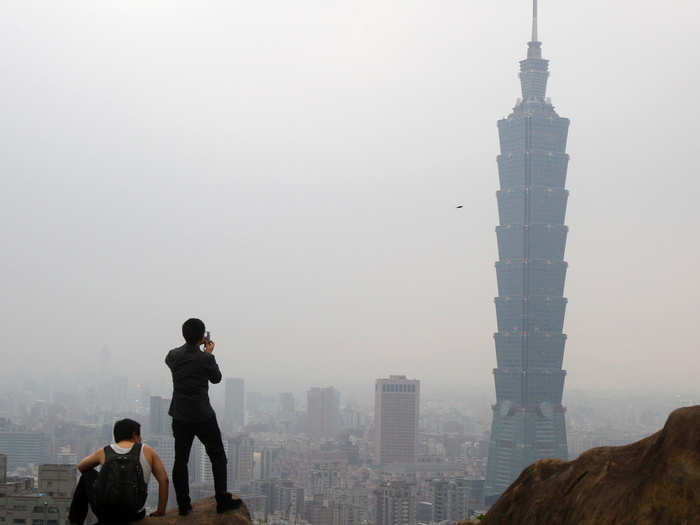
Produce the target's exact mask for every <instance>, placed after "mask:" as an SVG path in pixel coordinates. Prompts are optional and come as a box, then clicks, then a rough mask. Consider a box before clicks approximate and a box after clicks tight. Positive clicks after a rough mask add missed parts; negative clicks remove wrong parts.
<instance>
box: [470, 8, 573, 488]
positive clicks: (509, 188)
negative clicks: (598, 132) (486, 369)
mask: <svg viewBox="0 0 700 525" xmlns="http://www.w3.org/2000/svg"><path fill="white" fill-rule="evenodd" d="M541 46H542V43H541V42H539V41H538V38H537V0H533V23H532V40H531V41H530V42H529V44H528V52H527V59H526V60H523V61H521V62H520V82H521V84H522V100H518V103H517V105H516V106H515V108H514V109H513V112H512V113H511V114H510V115H509V116H508V117H507V118H505V119H503V120H500V121H499V122H498V131H499V136H500V143H501V154H500V155H499V156H498V173H499V178H500V186H501V189H500V191H499V192H498V193H497V197H498V212H499V216H500V225H499V226H498V227H497V228H496V233H497V237H498V252H499V261H498V262H497V263H496V273H497V276H498V294H499V295H498V297H497V298H496V314H497V317H498V332H497V333H496V334H495V336H494V337H495V342H496V357H497V361H498V368H496V369H495V370H494V375H495V383H496V404H495V405H494V406H493V424H492V428H491V442H490V446H489V462H488V470H487V476H486V485H485V488H484V491H485V495H486V497H487V499H493V497H495V496H498V495H500V494H501V493H502V492H503V491H504V490H505V489H506V488H507V487H508V486H509V485H510V484H511V483H512V482H513V481H514V480H515V479H516V478H517V477H518V475H519V474H520V473H521V472H522V470H523V469H524V468H525V467H527V466H528V465H530V464H531V463H533V462H534V461H536V460H538V459H541V458H561V459H567V456H568V452H567V444H566V430H565V427H564V411H565V409H564V407H563V406H562V404H561V403H562V392H563V389H564V376H565V375H566V372H565V371H564V370H562V360H563V356H564V343H565V340H566V336H565V335H564V334H563V332H562V330H563V324H564V310H565V308H566V299H565V298H564V297H563V293H564V279H565V276H566V268H567V264H566V263H565V262H564V247H565V243H566V235H567V232H568V228H567V227H566V226H564V215H565V212H566V202H567V198H568V195H569V193H568V191H567V190H566V189H565V188H564V185H565V181H566V170H567V165H568V162H569V156H568V155H567V154H566V139H567V133H568V129H569V120H568V119H565V118H561V117H559V115H557V113H556V112H555V111H554V107H553V106H552V105H551V103H550V102H549V100H548V99H547V98H545V94H546V88H547V77H548V76H549V71H548V69H549V62H548V61H547V60H544V59H542V49H541Z"/></svg>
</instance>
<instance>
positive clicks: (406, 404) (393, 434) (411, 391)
mask: <svg viewBox="0 0 700 525" xmlns="http://www.w3.org/2000/svg"><path fill="white" fill-rule="evenodd" d="M419 404H420V381H418V380H415V379H407V378H406V376H398V375H394V376H390V377H389V378H386V379H377V381H376V384H375V387H374V426H375V432H376V439H375V441H376V447H377V448H376V463H377V464H378V465H388V464H390V463H415V461H416V441H417V440H416V436H417V434H418V415H419Z"/></svg>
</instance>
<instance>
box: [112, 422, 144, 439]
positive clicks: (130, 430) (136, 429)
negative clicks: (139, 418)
mask: <svg viewBox="0 0 700 525" xmlns="http://www.w3.org/2000/svg"><path fill="white" fill-rule="evenodd" d="M134 434H136V435H137V436H140V435H141V424H140V423H138V422H136V421H134V420H133V419H120V420H119V421H117V422H116V423H115V424H114V442H115V443H119V442H120V441H126V440H127V439H131V436H133V435H134Z"/></svg>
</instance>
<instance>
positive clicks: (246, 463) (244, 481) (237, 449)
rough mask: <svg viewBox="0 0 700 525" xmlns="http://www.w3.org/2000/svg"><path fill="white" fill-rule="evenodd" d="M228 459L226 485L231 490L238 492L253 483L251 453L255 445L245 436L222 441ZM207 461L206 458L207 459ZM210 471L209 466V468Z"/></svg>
mask: <svg viewBox="0 0 700 525" xmlns="http://www.w3.org/2000/svg"><path fill="white" fill-rule="evenodd" d="M224 447H225V448H226V455H227V457H228V463H227V468H228V484H229V488H230V489H231V490H236V491H238V490H240V489H241V488H242V487H247V486H248V485H250V483H251V481H253V453H254V447H255V443H254V441H253V439H252V438H251V437H250V436H248V435H247V434H241V435H239V436H236V437H234V438H231V439H228V440H225V441H224ZM207 460H208V458H207ZM209 470H211V466H210V467H209Z"/></svg>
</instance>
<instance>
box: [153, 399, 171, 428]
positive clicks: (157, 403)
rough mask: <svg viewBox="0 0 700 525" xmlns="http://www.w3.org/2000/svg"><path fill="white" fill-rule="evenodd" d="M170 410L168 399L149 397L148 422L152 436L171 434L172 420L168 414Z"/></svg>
mask: <svg viewBox="0 0 700 525" xmlns="http://www.w3.org/2000/svg"><path fill="white" fill-rule="evenodd" d="M169 410H170V399H165V398H163V397H160V396H151V397H150V412H149V414H148V422H149V424H150V433H151V434H153V435H160V434H171V433H172V430H171V426H172V418H171V417H170V415H169V414H168V411H169Z"/></svg>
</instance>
